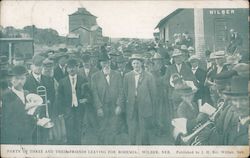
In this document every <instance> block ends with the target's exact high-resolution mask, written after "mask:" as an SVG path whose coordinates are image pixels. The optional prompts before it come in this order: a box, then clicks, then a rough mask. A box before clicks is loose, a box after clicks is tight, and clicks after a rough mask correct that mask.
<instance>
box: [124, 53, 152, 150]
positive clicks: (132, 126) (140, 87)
mask: <svg viewBox="0 0 250 158" xmlns="http://www.w3.org/2000/svg"><path fill="white" fill-rule="evenodd" d="M130 59H131V60H132V66H133V69H134V70H133V71H131V72H128V73H127V74H126V75H125V76H124V94H125V100H126V117H127V124H128V133H129V138H130V144H131V145H136V144H137V145H148V144H150V140H149V137H150V133H151V132H152V131H151V130H152V128H153V126H152V122H153V107H154V106H155V103H156V101H155V99H156V96H155V95H156V85H155V81H154V77H153V75H152V74H151V73H149V72H146V71H144V70H143V68H142V65H143V58H142V57H141V55H140V54H133V55H132V57H131V58H130Z"/></svg>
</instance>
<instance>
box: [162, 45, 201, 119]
mask: <svg viewBox="0 0 250 158" xmlns="http://www.w3.org/2000/svg"><path fill="white" fill-rule="evenodd" d="M172 58H173V62H174V63H173V64H172V65H170V66H168V67H167V70H166V74H165V76H164V77H165V82H166V83H167V84H166V85H167V86H166V87H167V89H168V94H169V96H168V98H169V102H170V106H172V108H171V109H173V110H174V111H172V112H171V113H172V114H173V115H175V114H176V109H177V106H178V105H179V104H180V99H179V96H177V95H176V96H172V93H173V91H174V87H172V86H171V84H170V77H171V76H172V75H173V74H175V73H178V74H179V75H180V76H181V78H182V79H183V80H185V81H193V82H194V84H196V82H197V80H196V78H195V75H194V74H193V73H192V70H191V68H190V66H189V65H187V64H186V63H185V62H184V56H183V53H182V52H181V51H180V50H179V49H174V51H173V54H172Z"/></svg>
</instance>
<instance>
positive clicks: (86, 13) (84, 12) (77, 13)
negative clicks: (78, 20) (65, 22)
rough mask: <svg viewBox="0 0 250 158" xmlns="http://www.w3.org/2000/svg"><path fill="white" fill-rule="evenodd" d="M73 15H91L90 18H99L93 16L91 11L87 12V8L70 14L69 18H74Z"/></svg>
mask: <svg viewBox="0 0 250 158" xmlns="http://www.w3.org/2000/svg"><path fill="white" fill-rule="evenodd" d="M72 15H89V16H93V17H95V18H97V17H96V16H94V15H93V14H91V13H90V12H89V11H87V10H86V9H85V8H78V10H77V11H76V12H74V13H72V14H70V15H69V16H72Z"/></svg>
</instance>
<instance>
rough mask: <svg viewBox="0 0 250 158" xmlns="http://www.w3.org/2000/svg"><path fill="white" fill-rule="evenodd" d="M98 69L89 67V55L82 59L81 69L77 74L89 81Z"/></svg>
mask: <svg viewBox="0 0 250 158" xmlns="http://www.w3.org/2000/svg"><path fill="white" fill-rule="evenodd" d="M97 71H98V69H97V68H95V67H92V66H91V63H90V55H88V54H86V55H83V57H82V68H81V69H80V71H79V74H80V75H82V76H83V77H84V78H86V79H87V80H88V81H90V79H91V77H92V75H93V74H94V73H95V72H97Z"/></svg>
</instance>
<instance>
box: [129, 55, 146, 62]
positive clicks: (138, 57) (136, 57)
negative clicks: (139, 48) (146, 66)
mask: <svg viewBox="0 0 250 158" xmlns="http://www.w3.org/2000/svg"><path fill="white" fill-rule="evenodd" d="M129 59H130V60H131V61H132V60H140V61H144V58H143V57H142V56H141V54H132V56H131V57H130V58H129Z"/></svg>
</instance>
